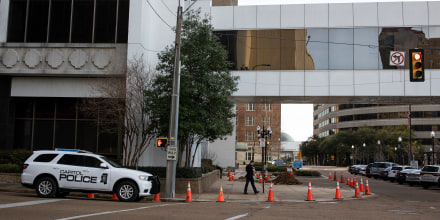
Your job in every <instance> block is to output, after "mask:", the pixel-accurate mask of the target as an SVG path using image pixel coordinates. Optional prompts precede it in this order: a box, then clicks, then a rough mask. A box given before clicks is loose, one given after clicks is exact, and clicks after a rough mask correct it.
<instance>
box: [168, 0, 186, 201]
mask: <svg viewBox="0 0 440 220" xmlns="http://www.w3.org/2000/svg"><path fill="white" fill-rule="evenodd" d="M182 20H183V16H182V6H180V1H179V7H178V8H177V24H176V42H175V57H174V75H173V92H172V94H171V110H170V123H169V136H168V137H169V146H176V147H177V152H179V150H178V149H179V148H178V141H177V137H178V127H179V93H180V46H181V45H180V44H181V33H182ZM177 156H178V154H177V155H176V160H168V161H167V173H166V184H165V197H166V198H174V196H175V186H176V166H177Z"/></svg>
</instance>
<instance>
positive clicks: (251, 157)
mask: <svg viewBox="0 0 440 220" xmlns="http://www.w3.org/2000/svg"><path fill="white" fill-rule="evenodd" d="M253 155H254V154H253V153H252V151H247V152H246V160H247V161H251V160H254V157H253Z"/></svg>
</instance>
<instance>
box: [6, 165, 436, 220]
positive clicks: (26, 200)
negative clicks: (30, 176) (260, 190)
mask: <svg viewBox="0 0 440 220" xmlns="http://www.w3.org/2000/svg"><path fill="white" fill-rule="evenodd" d="M322 173H323V174H324V173H326V171H323V172H322ZM327 173H328V171H327ZM317 181H318V180H315V184H319V185H320V186H321V187H326V186H327V185H328V187H334V181H332V180H329V179H328V178H320V179H319V183H317ZM369 184H370V189H371V191H372V193H374V194H375V195H373V196H371V197H367V198H362V199H357V200H342V201H330V202H225V203H219V202H193V203H179V202H170V203H166V202H151V201H146V200H144V201H141V202H136V203H122V202H118V201H116V200H111V199H94V200H92V199H87V198H85V197H73V196H69V197H66V199H41V198H38V197H36V196H35V195H34V194H29V193H27V194H26V193H12V192H0V198H1V200H0V218H1V219H105V220H109V219H124V220H128V219H136V220H138V219H231V220H233V219H294V218H295V219H376V218H378V217H379V218H384V219H399V220H401V219H439V218H440V189H434V188H432V189H429V190H424V189H423V188H422V187H418V186H415V187H410V186H408V185H406V184H405V185H399V184H397V183H391V182H389V181H383V180H375V179H369Z"/></svg>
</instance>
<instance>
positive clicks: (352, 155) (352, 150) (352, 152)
mask: <svg viewBox="0 0 440 220" xmlns="http://www.w3.org/2000/svg"><path fill="white" fill-rule="evenodd" d="M351 157H352V165H354V145H351Z"/></svg>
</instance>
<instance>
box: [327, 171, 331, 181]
mask: <svg viewBox="0 0 440 220" xmlns="http://www.w3.org/2000/svg"><path fill="white" fill-rule="evenodd" d="M328 178H329V179H332V171H330V173H329V174H328Z"/></svg>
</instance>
